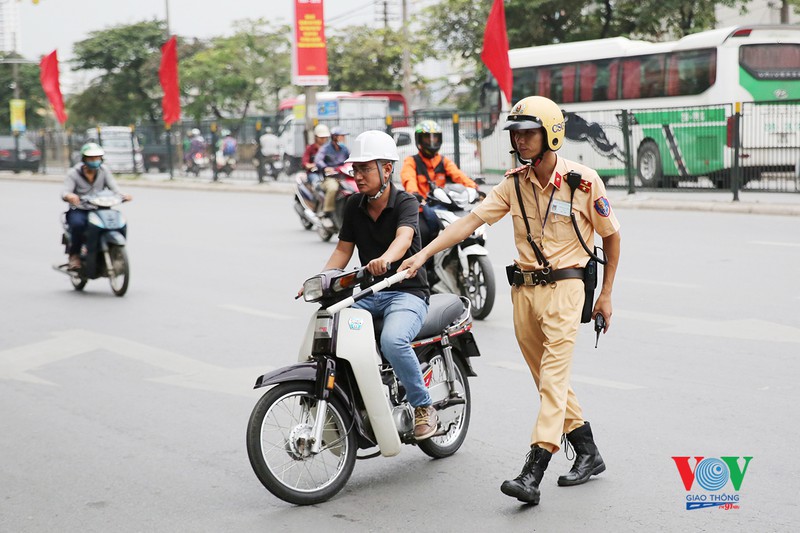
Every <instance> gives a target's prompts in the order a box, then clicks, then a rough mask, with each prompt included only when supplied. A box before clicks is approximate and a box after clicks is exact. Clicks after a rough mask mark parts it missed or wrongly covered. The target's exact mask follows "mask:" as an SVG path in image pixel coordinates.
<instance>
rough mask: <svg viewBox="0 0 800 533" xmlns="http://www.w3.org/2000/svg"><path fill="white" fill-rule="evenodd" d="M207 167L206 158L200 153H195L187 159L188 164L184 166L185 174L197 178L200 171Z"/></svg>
mask: <svg viewBox="0 0 800 533" xmlns="http://www.w3.org/2000/svg"><path fill="white" fill-rule="evenodd" d="M208 167H209V163H208V157H207V156H206V155H205V154H204V153H202V152H196V153H194V154H193V155H192V156H191V157H190V158H189V163H188V164H187V165H186V173H187V174H194V175H195V176H199V175H200V171H201V170H205V169H207V168H208Z"/></svg>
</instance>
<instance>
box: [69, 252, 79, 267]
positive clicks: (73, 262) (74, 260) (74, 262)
mask: <svg viewBox="0 0 800 533" xmlns="http://www.w3.org/2000/svg"><path fill="white" fill-rule="evenodd" d="M80 269H81V256H79V255H78V254H71V255H70V256H69V261H68V262H67V270H80Z"/></svg>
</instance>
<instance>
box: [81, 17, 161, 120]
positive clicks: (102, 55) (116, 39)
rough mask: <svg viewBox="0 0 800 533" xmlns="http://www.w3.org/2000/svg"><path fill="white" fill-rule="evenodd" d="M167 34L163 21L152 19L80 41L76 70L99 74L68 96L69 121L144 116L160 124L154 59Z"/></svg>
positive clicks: (126, 118) (97, 32)
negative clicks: (79, 92)
mask: <svg viewBox="0 0 800 533" xmlns="http://www.w3.org/2000/svg"><path fill="white" fill-rule="evenodd" d="M165 33H166V27H165V23H164V21H161V20H151V21H145V22H138V23H134V24H129V25H120V26H115V27H111V28H107V29H104V30H100V31H94V32H91V33H90V34H89V38H88V39H85V40H83V41H80V42H78V43H76V44H75V47H74V54H75V60H74V64H75V69H76V70H99V71H100V72H101V74H100V75H99V76H98V77H97V78H95V79H94V80H92V82H91V83H90V85H89V87H88V88H87V89H86V90H85V91H83V92H82V93H81V94H78V95H75V96H74V97H72V98H71V99H70V100H69V102H68V103H69V108H70V111H71V113H72V117H71V118H70V122H74V123H78V124H82V125H93V124H96V123H99V122H105V123H109V124H132V123H135V122H138V121H139V120H140V119H141V118H146V119H147V120H149V121H150V122H151V123H152V124H153V125H154V126H155V125H157V124H158V122H159V118H160V116H161V102H160V93H159V89H158V67H157V64H158V63H157V59H155V60H154V58H158V57H159V56H160V53H161V52H160V48H161V45H162V44H163V43H164V41H165ZM154 61H155V63H154ZM154 64H155V65H156V67H155V68H153V65H154ZM156 95H158V96H156ZM73 119H74V121H73Z"/></svg>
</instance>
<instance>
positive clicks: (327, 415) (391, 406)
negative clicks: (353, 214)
mask: <svg viewBox="0 0 800 533" xmlns="http://www.w3.org/2000/svg"><path fill="white" fill-rule="evenodd" d="M406 273H407V271H401V272H398V273H396V274H394V275H392V276H390V277H388V278H385V279H384V280H382V281H380V282H378V283H376V284H374V285H372V286H371V287H367V288H366V289H364V290H362V291H360V292H358V293H357V294H355V295H353V296H350V294H352V291H353V287H355V286H357V285H358V284H359V283H361V282H367V281H368V280H367V278H368V276H369V274H368V273H367V271H366V269H363V268H362V269H359V270H355V271H350V272H343V271H341V270H330V271H326V272H322V273H321V274H319V275H317V276H314V277H312V278H310V279H308V280H307V281H306V282H305V284H304V286H303V287H304V290H303V296H304V298H305V300H306V301H309V302H319V303H320V304H321V305H322V307H321V308H320V309H319V310H318V311H317V312H316V313H315V314H314V315H313V316H312V317H311V320H310V322H309V325H308V329H307V330H306V335H305V339H304V341H303V344H302V346H301V348H300V354H299V358H298V363H296V364H294V365H291V366H288V367H285V368H281V369H278V370H275V371H273V372H270V373H268V374H265V375H263V376H261V377H259V378H258V379H257V380H256V384H255V388H260V387H268V386H269V387H272V388H270V390H269V391H267V393H266V394H264V396H262V397H261V399H260V400H259V401H258V402H257V403H256V406H255V408H254V409H253V413H252V414H251V416H250V421H249V422H248V426H247V452H248V455H249V457H250V464H251V465H252V467H253V470H254V471H255V473H256V476H257V477H258V479H259V480H260V481H261V483H262V484H263V485H264V486H265V487H266V488H267V490H269V491H270V492H271V493H272V494H274V495H275V496H277V497H278V498H280V499H282V500H284V501H287V502H290V503H294V504H297V505H310V504H315V503H320V502H323V501H326V500H328V499H330V498H331V497H333V496H334V495H336V494H337V493H338V492H339V491H340V490H342V488H343V487H344V485H345V484H346V483H347V480H348V479H349V477H350V474H351V473H352V472H353V467H354V465H355V460H356V459H357V458H358V459H366V458H369V457H376V456H378V455H383V456H385V457H391V456H394V455H397V454H398V453H400V444H401V443H405V444H416V445H417V446H419V448H420V449H421V450H422V451H423V452H424V453H426V454H427V455H429V456H431V457H434V458H440V457H447V456H450V455H452V454H454V453H455V452H456V451H457V450H458V449H459V448H460V447H461V444H462V443H463V442H464V439H465V438H466V435H467V429H468V428H469V421H470V412H471V405H472V400H471V397H470V388H469V383H468V381H467V377H468V376H475V373H474V372H473V370H472V367H471V365H470V363H469V358H470V357H476V356H478V355H480V353H479V351H478V347H477V345H476V344H475V340H474V338H473V336H472V332H471V329H472V319H471V316H470V312H469V301H467V300H466V299H464V298H459V297H457V296H455V295H452V294H447V295H433V296H432V297H431V301H430V308H429V311H428V316H427V318H426V319H425V323H424V324H423V326H422V329H421V330H420V333H419V335H418V336H417V338H416V339H415V340H414V342H413V344H412V346H413V348H414V351H415V352H416V354H417V357H418V358H419V361H420V366H421V368H422V375H423V378H424V381H425V385H426V386H427V387H428V392H429V394H430V396H431V400H432V402H433V406H434V407H435V408H436V409H437V413H438V416H439V421H440V425H439V429H438V431H437V432H436V434H435V435H434V436H432V437H430V438H429V439H426V440H422V441H419V442H417V441H416V440H415V439H414V409H413V408H412V407H411V405H410V404H409V403H408V402H407V400H406V398H405V390H404V388H403V385H402V384H401V383H400V382H399V381H398V380H397V378H396V377H395V375H394V372H393V371H392V368H391V366H390V365H389V364H388V363H387V361H386V360H385V359H383V358H382V356H381V354H380V353H379V352H378V347H377V346H376V345H377V344H378V343H376V342H375V340H376V335H379V333H378V332H377V331H376V330H375V329H374V327H373V320H372V315H371V314H370V313H369V312H367V311H364V310H362V309H352V308H349V306H350V305H352V304H353V303H354V302H356V301H358V300H361V299H363V298H365V297H367V296H369V295H372V294H374V293H376V292H378V291H380V290H383V289H385V288H387V287H389V286H391V285H393V284H395V283H399V282H400V281H402V280H403V279H405V276H406ZM378 327H380V325H378ZM358 450H373V451H371V452H370V453H367V454H366V455H363V456H359V457H357V452H358Z"/></svg>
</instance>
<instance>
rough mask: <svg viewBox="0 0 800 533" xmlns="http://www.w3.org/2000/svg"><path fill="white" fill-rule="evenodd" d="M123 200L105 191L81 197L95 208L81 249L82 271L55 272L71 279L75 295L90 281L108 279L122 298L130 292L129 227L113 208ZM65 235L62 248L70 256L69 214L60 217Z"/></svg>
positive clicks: (64, 269) (63, 269) (59, 267)
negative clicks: (127, 247)
mask: <svg viewBox="0 0 800 533" xmlns="http://www.w3.org/2000/svg"><path fill="white" fill-rule="evenodd" d="M123 201H124V200H123V199H122V196H120V195H119V194H117V193H114V192H112V191H102V192H98V193H94V194H90V195H86V196H82V197H81V203H84V204H89V205H91V206H93V207H95V209H94V210H92V211H89V221H88V222H89V224H88V226H87V229H86V244H85V245H84V246H83V247H82V249H81V268H80V270H68V268H67V267H68V264H66V263H65V264H63V265H53V268H54V269H56V270H58V271H59V272H63V273H64V274H67V275H68V276H69V279H70V282H71V283H72V286H73V287H74V288H75V290H76V291H82V290H83V288H84V287H85V286H86V283H87V282H88V281H89V280H90V279H97V278H101V277H104V278H108V280H109V281H110V282H111V290H112V291H113V292H114V294H116V295H117V296H123V295H124V294H125V293H126V292H127V290H128V282H129V280H130V264H129V263H128V253H127V251H126V249H125V244H126V233H127V230H128V225H127V222H126V220H125V217H124V216H123V215H122V213H121V212H119V211H118V210H116V209H112V208H113V207H114V206H116V205H119V204H121V203H122V202H123ZM61 222H62V226H63V228H64V233H63V235H62V236H61V244H63V245H64V246H65V251H66V252H67V253H69V249H70V244H71V241H72V237H71V235H70V231H69V226H68V225H67V216H66V213H64V214H62V215H61Z"/></svg>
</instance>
